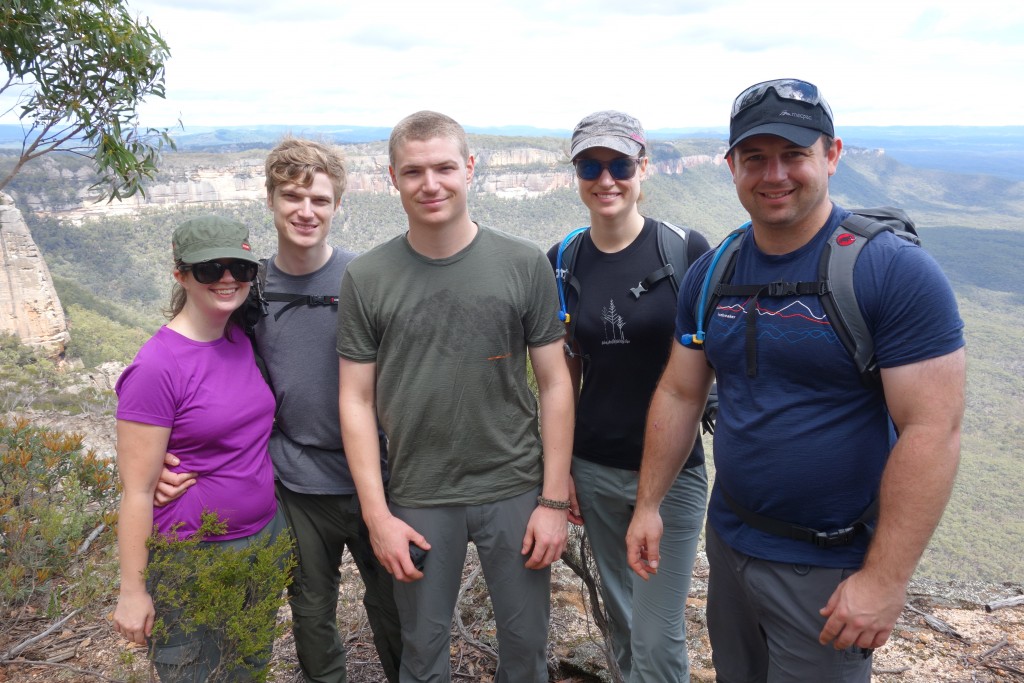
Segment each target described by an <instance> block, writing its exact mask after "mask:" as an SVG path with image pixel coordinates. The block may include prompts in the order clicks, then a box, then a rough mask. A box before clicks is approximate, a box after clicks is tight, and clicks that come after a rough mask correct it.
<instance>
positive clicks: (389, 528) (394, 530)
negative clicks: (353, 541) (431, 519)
mask: <svg viewBox="0 0 1024 683" xmlns="http://www.w3.org/2000/svg"><path fill="white" fill-rule="evenodd" d="M367 527H368V528H369V529H370V544H371V545H372V546H373V554H374V555H376V556H377V559H378V560H379V561H380V563H381V565H383V567H384V569H386V570H387V571H388V574H391V575H392V576H393V577H395V580H396V581H401V582H403V583H412V582H413V581H418V580H420V579H422V578H423V572H421V571H419V570H418V569H416V567H415V565H413V563H412V557H410V555H409V543H410V542H412V543H413V544H414V545H417V546H419V547H420V548H423V549H424V550H430V544H429V543H427V539H426V538H424V537H423V534H421V533H419V532H418V531H416V530H415V529H413V528H412V527H411V526H409V525H408V524H406V523H405V522H403V521H402V520H400V519H399V518H398V517H395V516H394V515H392V514H390V513H389V514H388V515H387V516H386V517H382V518H379V519H376V520H373V521H372V522H371V521H370V520H367Z"/></svg>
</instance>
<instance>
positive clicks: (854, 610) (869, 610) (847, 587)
mask: <svg viewBox="0 0 1024 683" xmlns="http://www.w3.org/2000/svg"><path fill="white" fill-rule="evenodd" d="M906 601H907V587H906V585H905V584H902V583H901V582H900V581H892V580H886V579H885V578H884V577H876V576H872V575H871V574H869V573H868V572H867V571H864V570H862V571H859V572H857V573H856V574H853V575H851V576H850V577H848V578H847V579H846V580H845V581H843V582H842V583H840V584H839V585H838V586H837V587H836V590H835V591H834V592H833V593H832V597H831V598H829V601H828V604H827V605H825V607H823V608H822V609H821V616H823V617H828V621H827V622H825V628H823V629H822V630H821V635H820V636H818V640H819V641H820V642H821V644H822V645H828V644H829V643H832V646H833V647H835V648H836V649H837V650H845V649H846V648H848V647H850V646H852V645H856V646H857V647H860V648H863V649H865V650H867V649H874V648H878V647H881V646H882V645H884V644H885V641H887V640H888V639H889V635H890V634H891V633H892V630H893V628H894V627H895V626H896V619H897V618H899V616H900V612H902V611H903V605H904V604H905V603H906Z"/></svg>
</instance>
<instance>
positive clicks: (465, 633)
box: [455, 565, 498, 659]
mask: <svg viewBox="0 0 1024 683" xmlns="http://www.w3.org/2000/svg"><path fill="white" fill-rule="evenodd" d="M480 569H481V567H480V565H477V566H475V567H473V571H471V572H470V573H469V576H468V577H466V580H465V582H463V584H462V587H461V588H459V599H458V602H460V603H461V602H462V597H463V596H464V595H465V594H466V591H468V590H469V589H470V588H471V587H472V586H473V584H474V583H476V579H477V577H478V576H480ZM455 626H456V628H457V629H458V631H459V635H460V636H462V639H463V640H465V641H466V642H467V643H469V644H470V645H472V646H473V647H475V648H476V649H477V650H480V651H481V652H483V653H484V654H486V655H487V656H489V657H493V658H494V659H497V658H498V652H497V650H495V649H494V648H493V647H491V646H490V645H488V644H487V643H484V642H481V641H479V640H477V639H476V638H474V637H473V634H472V633H470V632H469V629H468V628H466V625H465V624H464V623H462V613H461V611H460V610H458V609H456V610H455Z"/></svg>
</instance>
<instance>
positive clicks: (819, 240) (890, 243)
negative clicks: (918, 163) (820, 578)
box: [676, 207, 964, 567]
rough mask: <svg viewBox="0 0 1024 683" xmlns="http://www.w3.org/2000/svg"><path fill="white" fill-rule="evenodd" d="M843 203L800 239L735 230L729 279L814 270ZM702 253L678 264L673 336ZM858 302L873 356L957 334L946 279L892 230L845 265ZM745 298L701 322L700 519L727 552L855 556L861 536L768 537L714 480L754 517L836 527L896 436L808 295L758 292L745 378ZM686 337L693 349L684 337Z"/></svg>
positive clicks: (686, 311) (880, 402) (944, 341)
mask: <svg viewBox="0 0 1024 683" xmlns="http://www.w3.org/2000/svg"><path fill="white" fill-rule="evenodd" d="M847 215H849V212H847V211H845V210H842V209H839V208H838V207H833V210H832V214H831V215H830V217H829V219H828V221H827V222H826V224H825V225H824V226H823V227H822V229H821V230H820V231H819V232H818V234H817V235H816V236H815V237H814V238H813V239H812V240H811V241H810V242H809V243H808V244H806V245H804V246H803V247H801V248H800V249H798V250H796V251H794V252H791V253H789V254H784V255H768V254H764V253H762V252H761V251H760V250H759V249H758V248H757V247H756V245H755V243H754V240H753V234H752V233H750V234H747V235H746V236H744V238H743V244H742V246H741V247H740V249H739V252H738V254H737V258H736V270H735V273H734V276H733V278H732V280H731V282H732V283H733V284H763V283H768V282H774V281H778V280H784V281H788V282H798V281H804V282H810V281H815V280H817V279H818V261H819V257H820V255H821V252H822V249H823V248H824V246H825V244H826V242H827V240H828V237H829V235H831V233H832V231H833V229H834V227H835V226H836V225H837V224H838V223H839V222H840V221H842V220H843V218H845V217H846V216H847ZM712 254H713V252H709V253H708V254H706V255H705V256H704V257H703V258H701V259H700V261H698V262H697V263H696V264H694V266H693V267H691V268H690V270H689V272H688V273H687V276H686V278H685V280H684V282H683V288H682V292H681V296H680V299H679V306H678V311H677V316H676V340H677V341H679V340H680V335H682V334H685V333H691V332H693V331H695V330H696V323H695V320H694V309H695V306H696V302H697V300H698V299H699V297H700V293H701V289H702V287H703V282H704V277H705V275H706V273H707V269H708V264H709V263H710V260H711V256H712ZM854 288H855V290H856V293H857V300H858V305H859V306H860V308H861V310H862V312H863V313H864V317H865V320H866V321H867V324H868V326H869V328H870V330H871V332H872V336H873V338H874V342H875V353H876V355H877V358H878V362H879V365H880V367H883V368H887V367H897V366H901V365H907V364H911V363H915V362H919V361H923V360H927V359H929V358H935V357H938V356H942V355H945V354H948V353H951V352H952V351H955V350H956V349H958V348H960V347H961V346H963V344H964V339H963V322H962V321H961V319H960V316H959V313H958V311H957V305H956V300H955V298H954V296H953V292H952V289H951V288H950V286H949V283H948V281H947V280H946V278H945V276H944V275H943V273H942V271H941V270H940V269H939V267H938V265H937V264H936V263H935V261H934V260H933V259H932V258H931V257H930V256H929V255H928V254H927V252H925V251H924V250H923V249H921V248H920V247H917V246H915V245H913V244H911V243H909V242H907V241H906V240H903V239H900V238H898V237H896V236H895V235H892V234H891V233H883V234H881V235H879V236H878V237H876V238H874V239H873V240H871V242H870V243H869V244H868V245H867V246H866V247H865V248H864V250H863V251H862V252H861V255H860V257H859V258H858V260H857V264H856V266H855V268H854ZM745 303H746V300H745V298H744V297H723V298H722V299H721V300H720V301H719V302H718V305H717V307H716V310H715V311H714V314H713V315H712V317H711V320H710V322H709V324H708V328H707V330H706V339H705V343H704V347H703V348H704V352H705V354H706V355H707V359H708V362H709V363H710V364H711V365H712V367H713V368H714V369H715V373H716V376H717V381H718V398H719V412H718V421H717V425H716V429H715V441H714V462H715V468H716V480H715V487H714V490H713V491H712V496H711V502H710V507H709V511H708V520H709V522H710V523H711V524H712V525H713V527H714V528H715V531H716V532H718V534H719V535H720V536H721V537H722V538H723V540H724V541H725V542H726V543H728V544H729V545H730V546H732V547H733V548H735V549H737V550H739V551H740V552H743V553H746V554H748V555H752V556H755V557H760V558H763V559H767V560H772V561H777V562H792V563H798V564H810V565H815V566H826V567H858V566H860V564H861V562H862V561H863V556H864V553H865V551H866V549H867V542H868V539H867V537H866V535H864V534H861V535H859V536H858V538H857V540H856V542H855V543H853V544H852V545H849V546H843V547H837V548H828V549H823V548H817V547H815V546H813V545H811V544H810V543H806V542H803V541H795V540H791V539H787V538H782V537H779V536H774V535H771V534H767V533H764V532H761V531H758V530H756V529H752V528H750V527H748V526H746V525H745V524H743V523H742V522H741V521H740V520H739V519H738V518H737V517H736V515H735V514H734V513H733V512H732V511H731V510H730V509H729V507H728V506H727V505H726V503H725V501H724V500H723V498H722V495H721V491H720V489H721V488H722V487H724V488H725V490H726V491H728V492H729V495H730V496H732V497H733V498H734V499H735V500H736V501H737V502H738V503H739V504H740V505H742V506H743V507H745V508H746V509H748V510H752V511H754V512H757V513H760V514H762V515H764V516H766V517H771V518H773V519H778V520H782V521H786V522H790V523H793V524H799V525H802V526H807V527H811V528H815V529H819V530H832V529H837V528H842V527H845V526H848V525H849V524H850V523H852V522H853V521H855V520H856V519H857V518H858V517H860V515H861V513H862V512H863V511H864V510H865V509H866V508H867V507H868V506H869V505H870V504H871V502H872V500H874V498H875V497H876V496H877V495H878V487H879V484H880V481H881V476H882V471H883V469H884V467H885V463H886V461H887V459H888V455H889V451H890V450H891V447H892V445H893V443H894V440H895V434H894V432H893V430H892V427H891V424H890V422H889V419H888V414H887V412H886V409H885V403H884V398H883V395H882V392H881V390H880V389H878V388H874V389H872V388H867V387H865V386H864V385H863V384H862V383H861V380H860V376H859V375H858V372H857V369H856V366H855V365H854V363H853V360H852V358H851V357H850V355H849V354H848V353H847V352H846V350H845V349H844V348H843V345H842V344H841V343H840V341H839V338H838V337H837V336H836V334H835V331H834V330H833V329H832V325H831V322H830V321H829V319H828V317H827V316H826V315H825V313H824V311H823V310H822V307H821V302H820V299H819V298H818V297H817V296H816V295H811V296H791V297H768V296H762V297H761V298H760V299H759V301H758V304H757V307H756V310H755V312H754V313H753V315H757V316H758V318H757V328H756V329H757V337H756V353H757V375H756V377H753V378H751V377H748V376H747V359H746V327H747V325H746V322H747V321H746V314H745V313H744V304H745ZM693 348H699V347H693Z"/></svg>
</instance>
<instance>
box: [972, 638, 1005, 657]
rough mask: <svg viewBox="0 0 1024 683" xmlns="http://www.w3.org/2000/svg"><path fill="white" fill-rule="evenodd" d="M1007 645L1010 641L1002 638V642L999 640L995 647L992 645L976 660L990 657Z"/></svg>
mask: <svg viewBox="0 0 1024 683" xmlns="http://www.w3.org/2000/svg"><path fill="white" fill-rule="evenodd" d="M1009 644H1010V641H1009V640H1007V639H1006V636H1003V639H1002V640H1000V641H999V642H998V643H996V644H995V645H993V646H992V647H990V648H989V649H987V650H985V651H984V652H982V653H981V654H980V655H978V659H985V658H986V657H991V656H992V655H994V654H995V653H997V652H999V651H1000V650H1002V649H1003V648H1004V647H1006V646H1007V645H1009Z"/></svg>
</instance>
